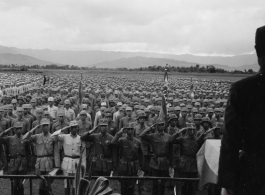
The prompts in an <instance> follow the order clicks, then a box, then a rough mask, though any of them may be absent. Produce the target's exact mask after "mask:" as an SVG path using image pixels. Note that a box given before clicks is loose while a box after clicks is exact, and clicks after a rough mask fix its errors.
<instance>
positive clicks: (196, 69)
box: [0, 64, 255, 74]
mask: <svg viewBox="0 0 265 195" xmlns="http://www.w3.org/2000/svg"><path fill="white" fill-rule="evenodd" d="M4 69H7V70H8V69H9V70H21V71H26V70H28V69H62V70H95V69H97V70H119V71H151V72H152V71H153V72H159V71H161V72H164V70H165V67H164V66H157V65H153V66H148V67H140V68H116V69H113V68H96V67H95V66H94V67H79V66H75V65H57V64H49V65H44V66H40V65H32V66H27V65H17V64H11V65H3V64H0V70H4ZM167 69H168V72H181V73H193V72H194V73H233V74H253V73H255V72H254V71H253V70H252V69H248V70H246V69H245V70H244V71H242V70H233V71H227V70H224V69H222V68H216V67H215V66H213V65H208V66H206V67H204V66H200V65H199V64H196V65H195V66H190V67H179V66H170V65H169V66H168V68H167Z"/></svg>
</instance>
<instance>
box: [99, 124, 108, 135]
mask: <svg viewBox="0 0 265 195" xmlns="http://www.w3.org/2000/svg"><path fill="white" fill-rule="evenodd" d="M107 129H108V126H107V125H101V126H100V132H101V134H102V135H106V133H107Z"/></svg>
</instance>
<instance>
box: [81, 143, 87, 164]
mask: <svg viewBox="0 0 265 195" xmlns="http://www.w3.org/2000/svg"><path fill="white" fill-rule="evenodd" d="M81 143H82V144H81V146H82V148H81V150H83V148H86V142H83V141H82V142H81ZM82 163H83V164H84V165H85V166H86V149H84V152H83V154H82Z"/></svg>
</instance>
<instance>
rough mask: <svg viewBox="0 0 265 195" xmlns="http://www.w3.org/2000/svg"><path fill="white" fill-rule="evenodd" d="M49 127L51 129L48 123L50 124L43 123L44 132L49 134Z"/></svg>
mask: <svg viewBox="0 0 265 195" xmlns="http://www.w3.org/2000/svg"><path fill="white" fill-rule="evenodd" d="M49 129H50V125H48V124H43V125H42V132H43V133H44V134H47V133H48V132H49Z"/></svg>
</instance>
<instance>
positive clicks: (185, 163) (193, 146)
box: [170, 123, 199, 195]
mask: <svg viewBox="0 0 265 195" xmlns="http://www.w3.org/2000/svg"><path fill="white" fill-rule="evenodd" d="M185 129H186V130H187V136H185V137H180V133H181V131H182V130H181V131H179V132H177V133H175V134H174V135H172V137H171V139H170V142H171V143H172V144H179V147H180V154H181V157H180V163H179V169H180V170H179V171H180V177H182V178H195V177H197V161H196V154H197V152H198V150H199V145H198V143H197V141H196V138H195V131H196V128H195V125H194V124H193V123H187V127H186V128H185ZM195 190H196V187H195V185H194V183H193V184H190V183H188V182H185V183H184V185H182V186H181V193H183V194H185V195H192V194H194V193H195Z"/></svg>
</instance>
